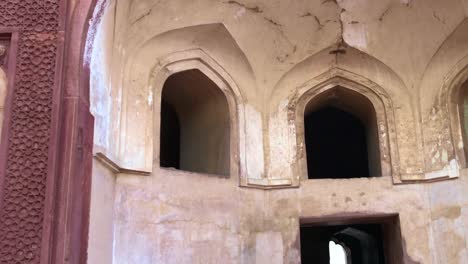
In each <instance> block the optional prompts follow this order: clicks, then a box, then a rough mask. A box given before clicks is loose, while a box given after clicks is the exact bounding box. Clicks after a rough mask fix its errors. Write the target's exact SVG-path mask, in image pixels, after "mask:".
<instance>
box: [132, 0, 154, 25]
mask: <svg viewBox="0 0 468 264" xmlns="http://www.w3.org/2000/svg"><path fill="white" fill-rule="evenodd" d="M159 2H161V1H156V3H154V4H152V5H151V6H150V8H149V9H148V11H146V12H145V13H143V14H141V15H140V16H139V17H137V18H136V19H135V20H133V21H132V22H131V23H130V24H131V25H132V26H133V25H134V24H136V23H138V22H139V21H141V20H142V19H143V18H145V17H147V16H149V15H151V13H152V12H153V8H154V7H155V6H157V5H158V4H159Z"/></svg>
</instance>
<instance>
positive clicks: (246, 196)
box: [89, 0, 468, 264]
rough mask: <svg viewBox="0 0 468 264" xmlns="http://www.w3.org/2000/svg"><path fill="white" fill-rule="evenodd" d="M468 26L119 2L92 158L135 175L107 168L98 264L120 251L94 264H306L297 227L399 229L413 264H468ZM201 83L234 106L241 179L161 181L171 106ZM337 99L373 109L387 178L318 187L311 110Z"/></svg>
mask: <svg viewBox="0 0 468 264" xmlns="http://www.w3.org/2000/svg"><path fill="white" fill-rule="evenodd" d="M467 17H468V2H467V1H466V0H446V1H440V0H424V1H423V0H382V1H372V0H334V1H323V0H314V1H305V0H304V1H302V0H300V1H281V0H236V1H217V0H197V1H185V0H171V1H164V0H162V1H161V0H138V1H136V0H120V1H109V2H108V3H107V6H106V10H105V12H104V15H103V16H102V19H100V21H99V30H98V33H97V35H96V36H95V38H94V45H93V46H94V49H93V51H92V54H91V59H90V60H91V66H92V67H91V91H92V96H91V101H92V111H93V114H94V115H95V117H96V129H95V132H96V134H95V152H96V153H97V152H101V153H103V155H105V156H107V157H108V158H109V159H111V160H113V161H114V162H115V163H116V164H117V165H116V166H120V168H125V169H121V170H119V168H117V169H116V168H115V166H114V167H113V168H112V170H110V169H109V168H108V167H106V166H102V165H100V161H99V160H98V159H96V160H95V163H94V166H95V168H94V171H93V173H94V175H93V194H92V211H91V231H90V242H91V243H90V248H89V252H92V251H93V250H94V251H96V250H98V249H99V248H100V247H101V246H103V245H105V244H107V246H109V245H112V248H109V247H107V248H106V249H105V250H102V252H105V253H103V256H102V257H103V258H106V260H104V259H101V260H99V261H97V260H96V261H91V258H90V263H119V264H120V263H177V264H179V263H299V262H300V245H299V221H300V219H303V218H311V217H325V216H330V215H338V216H340V215H341V216H343V217H344V216H349V215H377V214H390V213H391V214H393V213H396V214H399V218H400V225H401V232H402V238H403V247H404V256H405V260H404V263H424V264H436V263H437V264H438V263H441V264H442V263H444V264H445V263H454V264H455V263H456V264H466V263H468V246H467V245H468V240H467V238H468V170H467V169H466V160H465V154H464V153H465V151H464V148H465V146H464V145H465V143H464V142H463V137H462V126H461V125H460V116H459V113H458V111H459V109H460V108H458V106H457V104H458V102H459V101H460V100H458V98H459V95H460V94H461V92H460V90H461V88H460V87H461V84H462V83H464V82H465V81H466V80H467V79H468V19H467ZM190 69H198V70H200V71H201V72H202V73H203V74H205V75H206V76H207V77H208V78H210V79H211V80H212V81H213V82H214V83H215V84H216V85H217V86H218V87H219V88H220V89H221V90H222V91H223V93H224V95H225V96H226V98H227V101H228V104H229V110H230V119H231V126H230V127H231V131H230V136H231V145H230V150H231V163H230V164H231V166H230V167H231V171H230V174H231V175H230V177H229V178H223V177H209V176H208V175H205V174H200V173H190V172H183V171H178V170H173V169H164V168H160V167H159V121H160V120H159V114H160V97H161V90H162V87H163V85H164V83H165V81H166V79H167V78H168V77H169V76H170V75H171V74H174V73H177V72H180V71H184V70H190ZM337 85H339V86H342V87H345V88H348V89H351V90H353V91H356V92H359V93H361V94H363V95H364V96H366V97H367V98H368V99H369V100H370V101H371V102H372V104H373V107H374V108H375V109H376V114H377V137H378V139H379V147H380V159H381V166H382V171H383V173H382V174H383V175H382V177H376V178H357V179H343V180H338V179H324V180H307V179H306V178H307V169H306V168H304V166H303V162H302V161H303V159H304V145H303V140H301V138H302V137H303V133H304V132H303V128H302V126H301V124H300V123H301V121H300V118H301V115H302V112H301V111H303V109H302V108H301V106H302V107H303V106H304V104H306V103H307V100H309V99H313V98H314V97H315V96H316V95H319V94H320V93H322V92H325V91H327V90H330V89H333V87H336V86H337ZM207 133H209V130H207ZM132 171H134V172H136V173H132ZM142 172H145V173H146V174H147V175H146V176H142V175H141V174H142ZM111 178H112V179H114V178H115V182H114V181H113V180H110V179H111ZM94 184H96V186H102V188H97V187H96V186H95V185H94ZM114 185H115V186H114ZM114 188H115V189H114ZM97 208H99V209H102V210H97ZM104 209H105V210H104ZM104 220H105V221H107V224H108V226H105V225H104V222H105V221H104ZM94 221H96V222H95V223H94ZM104 226H105V228H104ZM101 227H102V228H101ZM92 241H94V242H92ZM104 255H105V256H104ZM110 255H112V257H109V256H110ZM90 256H92V257H96V259H98V256H97V255H96V254H94V255H93V254H90ZM111 259H112V260H111Z"/></svg>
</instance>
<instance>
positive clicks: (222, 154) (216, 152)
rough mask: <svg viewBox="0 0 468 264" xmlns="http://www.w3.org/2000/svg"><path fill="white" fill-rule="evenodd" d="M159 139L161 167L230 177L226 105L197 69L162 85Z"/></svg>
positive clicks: (220, 95) (211, 82)
mask: <svg viewBox="0 0 468 264" xmlns="http://www.w3.org/2000/svg"><path fill="white" fill-rule="evenodd" d="M160 137H161V139H160V142H161V145H160V166H161V167H173V168H175V169H179V170H185V171H191V172H199V173H207V174H216V175H223V176H229V171H230V119H229V107H228V103H227V100H226V97H225V96H224V94H223V92H222V91H221V90H220V89H219V87H218V86H216V84H215V83H214V82H213V81H211V80H210V79H209V78H208V77H206V76H205V75H204V74H203V73H202V72H200V71H199V70H188V71H183V72H179V73H176V74H173V75H172V76H170V77H169V78H168V79H167V81H166V82H165V84H164V87H163V91H162V98H161V135H160Z"/></svg>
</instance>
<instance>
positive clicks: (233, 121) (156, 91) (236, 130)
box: [146, 49, 246, 179]
mask: <svg viewBox="0 0 468 264" xmlns="http://www.w3.org/2000/svg"><path fill="white" fill-rule="evenodd" d="M192 69H196V70H199V71H200V72H201V73H202V74H204V75H205V76H206V77H207V78H208V79H210V80H211V81H212V82H213V83H215V84H216V85H217V87H218V88H219V89H220V90H221V91H222V92H223V94H224V95H225V97H226V100H227V103H228V108H229V116H230V131H231V135H230V149H231V155H230V175H232V176H235V175H241V179H242V178H243V175H245V172H243V171H241V168H243V167H244V166H245V165H244V166H242V165H243V164H245V163H246V160H245V157H246V154H245V138H244V135H243V133H242V131H243V130H244V127H245V122H244V108H243V105H242V104H241V102H242V101H243V99H242V98H243V97H242V94H241V92H240V90H239V87H238V86H237V84H236V82H234V81H233V80H232V78H231V77H230V75H229V74H228V73H227V72H225V71H224V70H223V68H222V67H220V65H219V64H217V63H216V62H215V61H214V60H213V59H212V58H211V57H209V56H208V55H207V54H206V53H205V52H203V51H202V50H199V49H196V50H187V51H181V52H177V53H173V54H170V55H168V56H165V57H162V58H160V59H158V63H156V64H155V66H154V67H153V68H152V70H151V76H150V78H149V84H148V85H149V87H150V90H151V93H152V94H151V98H152V111H153V114H152V115H151V120H150V122H149V123H150V124H152V127H151V128H147V129H151V130H150V131H149V132H147V133H148V134H149V135H153V136H152V137H148V138H147V142H146V151H147V155H148V156H150V158H148V159H147V162H150V164H151V166H152V165H153V162H155V161H156V162H157V163H158V164H159V153H160V149H159V146H160V144H159V139H160V122H158V120H157V118H156V116H159V113H160V109H161V94H162V90H163V87H164V83H165V81H166V80H167V79H168V78H169V77H170V76H171V75H173V74H175V73H179V72H183V71H186V70H192ZM153 157H154V158H153ZM150 164H148V165H150Z"/></svg>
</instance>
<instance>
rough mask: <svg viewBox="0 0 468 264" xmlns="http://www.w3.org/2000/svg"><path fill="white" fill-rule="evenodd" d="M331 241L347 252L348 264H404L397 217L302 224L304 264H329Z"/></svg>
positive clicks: (302, 256) (302, 257) (301, 236)
mask: <svg viewBox="0 0 468 264" xmlns="http://www.w3.org/2000/svg"><path fill="white" fill-rule="evenodd" d="M330 241H334V242H335V243H337V244H339V245H341V246H343V248H346V252H347V257H348V263H347V264H350V263H353V264H356V263H357V264H401V263H402V262H401V261H402V248H401V234H400V228H399V221H398V216H392V217H385V218H382V219H373V220H370V221H366V220H358V221H349V222H348V223H346V221H339V222H324V223H312V224H310V223H309V224H307V223H303V224H302V225H301V229H300V243H301V261H302V264H329V263H330V254H329V253H330V252H329V243H330Z"/></svg>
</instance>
